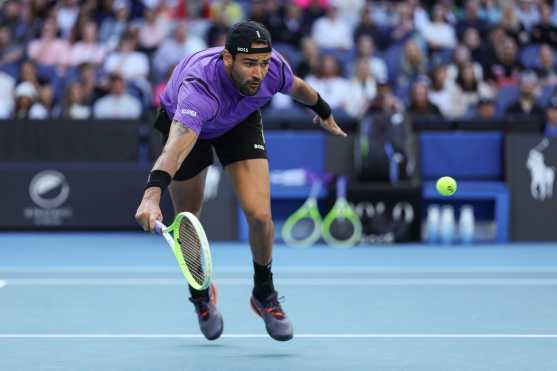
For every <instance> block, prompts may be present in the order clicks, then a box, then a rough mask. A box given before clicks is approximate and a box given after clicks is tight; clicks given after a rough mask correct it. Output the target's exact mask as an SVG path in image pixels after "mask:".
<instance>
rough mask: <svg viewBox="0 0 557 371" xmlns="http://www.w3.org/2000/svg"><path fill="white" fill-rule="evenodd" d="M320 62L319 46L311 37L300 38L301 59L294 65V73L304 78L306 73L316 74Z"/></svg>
mask: <svg viewBox="0 0 557 371" xmlns="http://www.w3.org/2000/svg"><path fill="white" fill-rule="evenodd" d="M320 63H321V53H320V51H319V47H317V44H316V43H315V40H313V39H312V38H311V37H306V38H304V39H303V40H302V60H301V61H300V63H298V66H297V67H296V75H297V76H300V78H303V79H305V78H306V77H307V76H308V75H310V74H312V75H317V74H318V73H319V64H320Z"/></svg>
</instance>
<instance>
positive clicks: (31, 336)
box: [0, 333, 557, 339]
mask: <svg viewBox="0 0 557 371" xmlns="http://www.w3.org/2000/svg"><path fill="white" fill-rule="evenodd" d="M268 337H269V335H267V334H224V335H222V338H229V339H259V338H268ZM204 338H205V337H204V336H203V335H201V334H0V339H204ZM294 338H295V339H557V334H517V333H513V334H505V333H495V334H380V333H378V334H295V335H294Z"/></svg>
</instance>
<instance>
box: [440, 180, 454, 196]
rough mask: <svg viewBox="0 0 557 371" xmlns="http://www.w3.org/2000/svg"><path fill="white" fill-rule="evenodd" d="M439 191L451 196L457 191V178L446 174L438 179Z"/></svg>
mask: <svg viewBox="0 0 557 371" xmlns="http://www.w3.org/2000/svg"><path fill="white" fill-rule="evenodd" d="M436 187H437V192H439V193H440V194H442V195H443V196H450V195H452V194H453V193H455V192H456V180H454V179H453V178H451V177H450V176H444V177H442V178H439V179H438V180H437V184H436Z"/></svg>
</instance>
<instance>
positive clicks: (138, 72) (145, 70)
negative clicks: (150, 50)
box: [104, 34, 149, 81]
mask: <svg viewBox="0 0 557 371" xmlns="http://www.w3.org/2000/svg"><path fill="white" fill-rule="evenodd" d="M135 43H136V42H135V39H134V37H133V36H132V35H131V34H125V35H124V36H122V40H121V41H120V48H119V49H118V50H117V51H114V52H112V53H110V54H109V55H108V58H107V59H106V62H105V64H104V69H105V71H106V72H109V73H112V72H116V73H118V74H119V75H121V76H122V77H123V78H124V79H126V80H132V81H133V80H144V79H146V78H147V76H148V74H149V60H148V58H147V56H146V55H145V53H141V52H138V51H136V50H135Z"/></svg>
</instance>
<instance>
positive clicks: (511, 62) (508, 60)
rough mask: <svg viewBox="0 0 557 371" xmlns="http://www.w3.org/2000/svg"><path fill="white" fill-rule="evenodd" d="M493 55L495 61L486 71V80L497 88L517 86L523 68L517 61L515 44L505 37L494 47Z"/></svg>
mask: <svg viewBox="0 0 557 371" xmlns="http://www.w3.org/2000/svg"><path fill="white" fill-rule="evenodd" d="M495 55H496V59H495V60H494V61H492V63H491V65H490V66H489V67H488V68H487V70H486V80H487V81H488V82H490V83H492V84H494V85H496V86H497V87H502V86H506V85H514V84H517V83H518V80H519V75H520V72H521V71H522V70H523V69H524V68H523V66H522V64H521V63H520V62H519V60H518V51H517V47H516V42H515V41H514V40H513V39H512V38H510V37H505V38H504V39H503V40H502V43H501V44H497V45H496V46H495Z"/></svg>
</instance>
